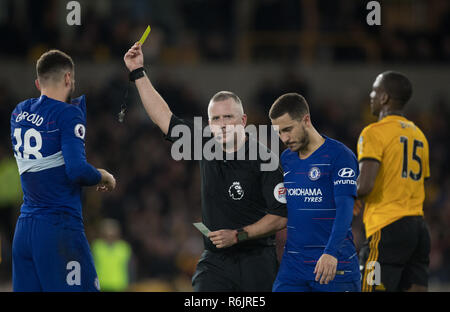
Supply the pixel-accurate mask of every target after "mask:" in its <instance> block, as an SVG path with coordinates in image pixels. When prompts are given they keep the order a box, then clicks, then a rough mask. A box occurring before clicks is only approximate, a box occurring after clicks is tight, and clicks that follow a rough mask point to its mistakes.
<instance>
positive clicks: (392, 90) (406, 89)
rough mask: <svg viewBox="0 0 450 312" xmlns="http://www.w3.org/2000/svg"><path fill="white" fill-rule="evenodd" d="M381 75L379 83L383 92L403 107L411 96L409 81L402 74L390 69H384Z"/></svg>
mask: <svg viewBox="0 0 450 312" xmlns="http://www.w3.org/2000/svg"><path fill="white" fill-rule="evenodd" d="M381 75H382V79H381V82H380V84H381V87H382V88H383V90H384V92H386V93H387V95H389V97H390V98H391V99H392V100H394V101H396V102H397V103H398V104H400V105H401V108H403V106H404V105H405V104H406V103H407V102H408V101H409V100H410V99H411V96H412V85H411V82H410V81H409V79H408V78H407V77H406V76H405V75H404V74H402V73H399V72H396V71H392V70H389V71H385V72H383V73H381Z"/></svg>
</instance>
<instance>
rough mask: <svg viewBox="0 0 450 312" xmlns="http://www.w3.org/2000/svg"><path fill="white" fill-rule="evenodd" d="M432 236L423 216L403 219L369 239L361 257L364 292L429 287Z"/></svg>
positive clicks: (360, 254) (361, 252)
mask: <svg viewBox="0 0 450 312" xmlns="http://www.w3.org/2000/svg"><path fill="white" fill-rule="evenodd" d="M429 255H430V234H429V231H428V227H427V225H426V223H425V220H424V219H423V217H422V216H408V217H403V218H401V219H399V220H397V221H395V222H393V223H391V224H389V225H387V226H386V227H384V228H382V229H381V230H379V231H377V232H375V233H374V234H373V235H371V236H370V237H369V239H368V240H367V241H366V243H365V245H364V246H363V247H362V248H361V250H360V253H359V259H360V266H361V274H362V278H361V281H362V287H361V290H362V291H363V292H372V291H405V290H408V289H409V288H410V287H411V285H412V284H417V285H420V286H424V287H428V265H429V262H430V258H429Z"/></svg>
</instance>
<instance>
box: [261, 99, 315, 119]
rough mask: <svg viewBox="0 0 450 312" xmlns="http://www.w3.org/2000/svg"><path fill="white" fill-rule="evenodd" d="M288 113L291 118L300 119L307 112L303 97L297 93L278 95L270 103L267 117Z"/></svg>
mask: <svg viewBox="0 0 450 312" xmlns="http://www.w3.org/2000/svg"><path fill="white" fill-rule="evenodd" d="M286 113H288V114H289V116H290V117H291V118H292V119H297V120H301V119H302V118H303V116H305V115H306V114H309V106H308V103H307V102H306V100H305V98H304V97H303V96H302V95H300V94H298V93H286V94H283V95H282V96H280V97H279V98H278V99H276V100H275V102H274V103H273V104H272V107H271V108H270V110H269V118H270V119H272V120H273V119H276V118H279V117H281V116H283V115H284V114H286Z"/></svg>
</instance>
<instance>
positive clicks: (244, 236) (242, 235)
mask: <svg viewBox="0 0 450 312" xmlns="http://www.w3.org/2000/svg"><path fill="white" fill-rule="evenodd" d="M237 237H238V240H239V241H243V240H246V239H247V238H248V233H247V232H239V233H238V235H237Z"/></svg>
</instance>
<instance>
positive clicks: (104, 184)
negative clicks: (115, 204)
mask: <svg viewBox="0 0 450 312" xmlns="http://www.w3.org/2000/svg"><path fill="white" fill-rule="evenodd" d="M97 170H98V171H100V174H101V175H102V179H101V180H100V183H99V184H97V191H100V192H109V191H112V190H113V189H115V188H116V179H115V178H114V176H113V175H112V174H111V173H109V172H108V171H106V170H105V169H97Z"/></svg>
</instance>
